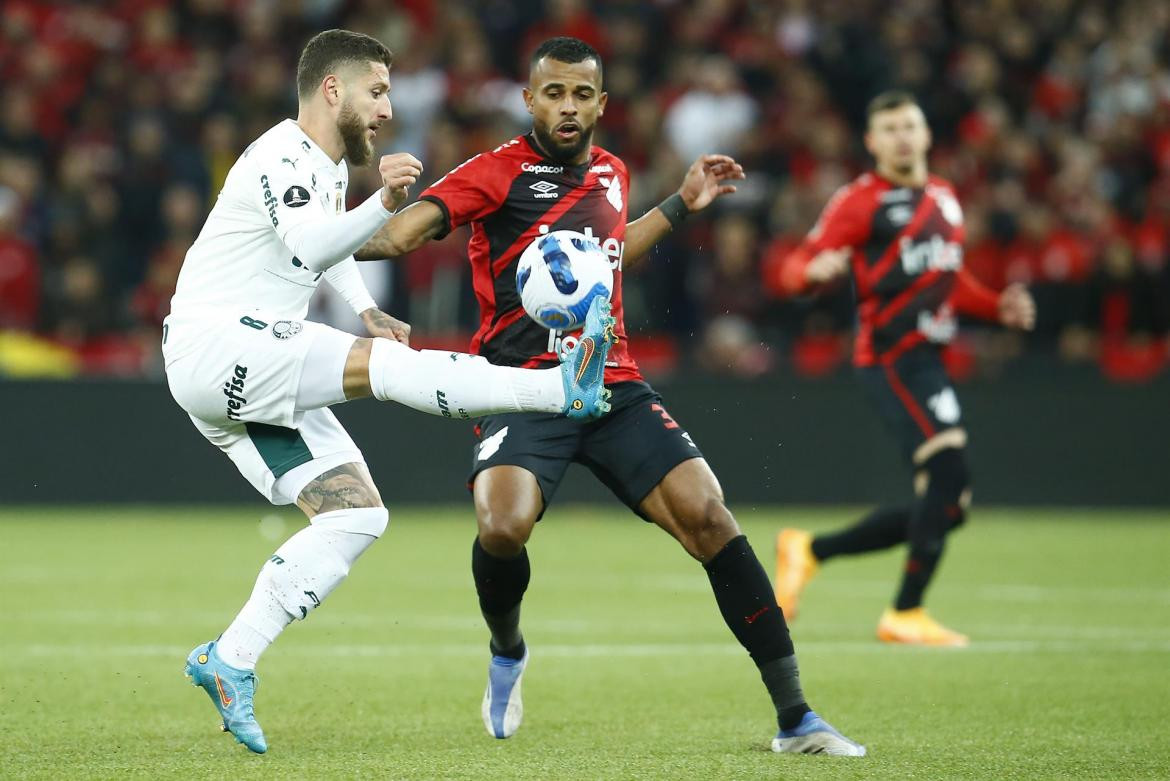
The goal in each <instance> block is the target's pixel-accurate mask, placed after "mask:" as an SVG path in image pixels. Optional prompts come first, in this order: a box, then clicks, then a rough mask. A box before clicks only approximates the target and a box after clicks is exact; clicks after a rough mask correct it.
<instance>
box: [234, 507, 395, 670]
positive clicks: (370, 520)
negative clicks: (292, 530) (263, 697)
mask: <svg viewBox="0 0 1170 781" xmlns="http://www.w3.org/2000/svg"><path fill="white" fill-rule="evenodd" d="M388 521H389V513H388V512H387V511H386V508H384V507H362V508H355V509H350V510H335V511H333V512H328V513H321V514H320V515H317V516H315V517H314V518H312V519H311V521H310V525H309V526H307V527H305V528H304V529H301V530H300V531H299V532H297V533H296V534H294V535H293V536H292V537H289V538H288V540H286V541H285V543H284V544H283V545H281V546H280V547H279V548H278V549H277V551H276V553H274V554H273V555H272V558H270V559H269V560H268V561H267V562H265V564H264V566H263V567H262V568H261V569H260V576H259V577H258V578H256V585H255V587H254V588H253V589H252V596H251V597H249V599H248V601H247V602H246V603H245V604H244V607H243V608H242V609H241V610H240V612H239V615H237V616H236V618H235V620H234V621H232V623H231V626H229V627H228V628H227V629H226V630H225V631H224V633H223V635H222V636H221V637H220V638H219V642H218V643H217V644H216V652H217V653H218V654H219V657H220V658H221V659H223V660H224V661H225V662H227V663H228V664H229V665H231V666H232V667H238V668H240V669H244V670H252V669H255V667H256V660H257V659H259V658H260V654H262V653H264V650H265V649H266V648H268V646H269V645H271V644H272V641H273V640H275V639H276V638H277V636H278V635H280V633H281V632H283V631H284V628H285V627H286V626H288V625H289V624H290V623H291V622H292V621H293V620H294V619H297V618H301V619H303V618H307V617H308V615H309V613H310V611H312V610H314V609H315V608H316V607H317V606H318V605H320V604H321V602H323V601H324V600H325V597H327V596H329V594H330V593H331V592H332V591H333V589H335V588H337V586H338V584H340V583H341V581H343V580H344V579H345V576H346V575H347V574H348V573H349V568H350V567H351V566H352V565H353V563H354V562H355V561H357V558H358V556H360V555H361V554H362V553H363V552H364V551H365V550H366V548H368V547H370V545H372V544H373V543H374V540H376V539H378V537H379V536H380V535H381V534H382V532H383V531H385V529H386V524H387V522H388Z"/></svg>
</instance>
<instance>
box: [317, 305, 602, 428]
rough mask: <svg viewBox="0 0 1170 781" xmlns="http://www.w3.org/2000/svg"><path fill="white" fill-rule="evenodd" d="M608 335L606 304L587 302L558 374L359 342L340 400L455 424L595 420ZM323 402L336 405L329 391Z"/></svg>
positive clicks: (382, 342) (599, 407) (387, 343)
mask: <svg viewBox="0 0 1170 781" xmlns="http://www.w3.org/2000/svg"><path fill="white" fill-rule="evenodd" d="M613 328H614V319H613V318H612V317H610V315H609V304H608V303H607V302H606V301H604V300H602V299H594V300H593V304H592V305H591V306H590V309H589V314H588V316H587V317H586V320H585V328H584V330H583V331H582V333H581V339H580V341H579V342H578V343H577V344H576V345H575V346H574V348H573V350H572V351H571V352H569V354H568V355H567V356H565V357H564V358H563V360H562V363H561V365H560V367H559V368H551V369H520V368H515V367H511V366H496V365H494V364H491V363H489V362H488V361H487V360H486V359H485V358H483V357H482V356H478V355H468V354H467V353H453V352H445V351H440V350H412V349H410V348H409V347H407V346H406V345H404V344H400V343H399V342H395V341H392V340H390V339H358V340H357V341H356V342H355V343H354V345H353V347H352V348H351V351H350V354H349V358H348V359H347V363H346V376H347V379H346V383H347V384H346V387H345V389H344V390H345V398H347V399H349V398H360V397H361V396H362V395H364V394H367V393H368V394H370V395H373V396H374V398H376V399H378V400H379V401H396V402H398V403H399V404H405V405H406V406H408V407H410V408H412V409H416V410H419V411H420V412H425V413H427V414H429V415H441V416H442V417H445V418H455V419H457V420H470V419H472V418H478V417H483V416H485V415H494V414H499V413H505V412H559V413H561V414H564V415H567V416H569V417H571V418H578V419H585V418H596V417H600V416H602V415H604V414H605V413H606V412H608V411H609V402H608V401H606V399H608V398H609V396H610V392H609V390H608V389H606V388H605V386H604V385H603V381H604V378H605V360H606V358H607V357H608V355H609V348H610V346H611V345H612V344H613V343H614V341H615V339H616V337H615V336H614V331H613ZM325 396H328V394H325ZM330 398H334V399H335V400H336V401H340V400H341V399H340V398H338V397H337V391H336V389H335V392H334V395H333V396H332V397H330ZM331 403H335V402H331Z"/></svg>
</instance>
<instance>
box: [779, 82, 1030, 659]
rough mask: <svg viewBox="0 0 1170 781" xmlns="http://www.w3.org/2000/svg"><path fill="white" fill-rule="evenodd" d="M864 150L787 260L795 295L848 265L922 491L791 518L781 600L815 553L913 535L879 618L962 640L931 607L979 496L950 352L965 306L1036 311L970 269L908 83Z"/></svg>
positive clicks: (934, 638)
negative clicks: (836, 526)
mask: <svg viewBox="0 0 1170 781" xmlns="http://www.w3.org/2000/svg"><path fill="white" fill-rule="evenodd" d="M868 117H869V127H868V131H867V132H866V136H865V143H866V148H867V149H868V150H869V152H870V153H871V154H872V155H873V156H874V159H875V161H876V165H875V168H874V170H873V171H872V172H870V173H866V174H863V175H862V176H860V177H858V178H857V179H856V180H854V181H853V182H851V183H850V184H848V185H846V186H845V187H843V188H842V189H841V190H839V191H838V192H837V194H836V195H835V196H834V197H833V199H832V200H831V201H830V202H829V204H828V205H827V206H826V207H825V210H824V212H823V213H822V215H821V217H820V220H819V221H818V222H817V224H816V226H815V227H814V228H813V230H812V232H811V233H810V234H809V236H808V238H807V239H806V240H805V241H804V243H803V244H802V245H801V246H800V247H799V248H798V249H797V250H796V251H794V252H793V253H792V255H790V256H789V257H788V258H787V259H786V261H785V266H784V268H783V272H782V273H783V280H784V284H785V287H786V288H787V289H788V290H789V292H791V293H793V294H798V293H804V292H816V291H818V290H822V289H824V288H825V287H826V286H828V285H831V284H832V283H833V282H835V281H838V280H841V279H844V278H846V277H848V276H850V275H851V276H852V281H853V287H854V291H855V293H856V296H857V313H858V329H857V337H856V341H855V345H854V364H855V365H856V366H857V369H858V373H859V376H860V378H861V381H862V384H863V386H864V387H865V390H866V393H867V395H868V396H869V397H870V399H871V400H872V401H873V403H874V405H875V406H876V407H877V410H878V413H879V414H880V415H881V416H882V419H883V421H884V422H885V423H886V425H887V427H888V428H889V429H890V430H891V431H892V432H893V433H894V434H895V436H896V437H897V438H898V441H899V443H900V445H901V449H902V455H903V456H904V457H905V458H906V459H908V460H909V461H910V463H911V464H912V465H913V468H914V488H915V494H916V498H915V499H914V501H913V502H911V503H909V504H907V505H902V506H894V507H879V508H878V509H876V510H874V511H873V512H872V513H870V514H869V515H867V516H866V517H865V518H863V519H862V520H861V521H859V522H858V523H856V524H854V525H853V526H850V527H849V528H847V529H844V530H842V531H839V532H836V533H833V534H824V535H819V536H817V537H816V538H815V539H814V538H813V537H812V535H810V534H809V533H807V532H804V531H800V530H796V529H785V530H784V531H782V532H781V533H780V535H779V537H778V538H777V542H776V555H777V562H776V567H777V571H776V581H775V586H776V599H777V602H778V603H779V604H780V605H781V606H782V607H783V609H784V612H785V614H786V615H787V616H788V617H789V618H792V617H794V616H795V615H796V611H797V607H798V603H799V599H800V595H801V592H802V590H803V589H804V586H805V585H806V584H807V583H808V581H809V579H810V578H812V576H813V575H814V574H815V573H816V570H817V567H818V565H819V563H821V562H824V561H825V560H827V559H829V558H832V557H833V556H839V555H845V554H856V553H865V552H868V551H873V550H882V549H884V548H888V547H891V546H894V545H900V544H902V543H907V544H908V546H909V553H908V555H907V558H906V565H905V571H904V572H903V575H902V582H901V586H900V588H899V591H898V594H897V597H896V598H895V601H894V604H893V606H892V607H890V608H888V609H887V610H886V611H885V612H884V613H883V615H882V617H881V619H880V621H879V623H878V637H879V638H881V639H882V640H885V641H887V642H895V643H913V644H925V645H949V646H961V645H966V644H967V637H966V636H964V635H962V634H960V633H958V632H954V631H952V630H950V629H947V628H946V627H944V626H942V625H941V624H939V623H938V622H937V621H935V620H934V619H933V618H932V617H931V616H929V615H928V614H927V613H926V611H925V610H924V609H923V607H922V601H923V595H924V593H925V591H926V587H927V586H928V585H929V584H930V580H931V578H932V576H933V575H934V572H935V570H936V568H937V566H938V563H939V560H940V558H941V557H942V553H943V546H944V543H945V540H946V536H947V534H949V533H950V532H951V531H953V530H954V529H956V528H957V527H958V526H960V525H961V524H962V523H963V522H964V520H965V519H966V514H967V508H968V506H969V503H970V500H971V491H970V477H969V475H968V471H967V461H966V455H965V446H966V444H967V432H966V430H965V429H964V428H963V425H962V419H961V410H960V407H959V402H958V398H957V397H956V395H955V392H954V389H953V388H952V387H951V383H950V380H949V379H948V377H947V374H946V371H945V369H944V368H943V364H942V358H941V351H942V348H943V346H945V345H946V344H947V343H948V342H950V341H951V339H952V338H953V337H954V334H955V328H956V321H955V315H956V314H966V315H971V316H974V317H978V318H982V319H985V320H992V321H997V322H1000V323H1002V324H1004V325H1006V326H1009V327H1013V328H1022V329H1031V328H1032V327H1033V325H1034V324H1035V318H1036V308H1035V304H1034V303H1033V301H1032V297H1031V295H1030V294H1029V293H1028V291H1027V290H1026V289H1025V288H1024V287H1023V286H1021V285H1011V286H1009V287H1007V288H1006V289H1004V291H1003V292H1002V293H999V294H996V293H994V292H992V291H991V290H989V289H987V288H985V287H984V286H983V285H982V284H980V283H979V282H978V281H977V280H976V279H975V278H974V277H972V276H971V275H970V274H969V273H968V272H966V271H964V270H963V246H962V245H963V211H962V208H961V207H960V206H959V201H958V198H957V197H956V195H955V192H954V190H953V189H952V187H951V185H950V184H949V183H948V182H946V181H945V180H943V179H941V178H939V177H937V176H934V175H933V174H930V173H929V171H928V170H927V161H926V154H927V150H929V148H930V130H929V129H928V128H927V125H926V118H925V117H924V116H923V113H922V109H921V108H919V106H918V104H917V103H916V102H915V100H914V97H913V96H912V95H910V94H908V93H905V92H900V91H893V92H887V93H883V94H881V95H878V96H877V97H876V98H874V99H873V101H871V103H870V105H869V109H868Z"/></svg>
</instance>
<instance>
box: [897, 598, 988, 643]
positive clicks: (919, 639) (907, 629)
mask: <svg viewBox="0 0 1170 781" xmlns="http://www.w3.org/2000/svg"><path fill="white" fill-rule="evenodd" d="M877 636H878V639H879V640H881V641H882V642H883V643H904V644H906V645H931V646H938V647H944V648H966V647H967V646H968V645H970V643H971V641H970V639H969V638H968V637H967V636H966V635H964V634H959V633H958V632H956V631H954V630H953V629H947V628H946V627H945V626H943V625H942V624H940V623H939V622H938V621H935V620H934V619H933V618H931V617H930V615H929V614H928V613H927V612H926V609H925V608H921V607H915V608H911V609H910V610H894V609H893V608H892V607H888V608H886V610H885V612H884V613H882V617H881V620H880V621H878V626H877Z"/></svg>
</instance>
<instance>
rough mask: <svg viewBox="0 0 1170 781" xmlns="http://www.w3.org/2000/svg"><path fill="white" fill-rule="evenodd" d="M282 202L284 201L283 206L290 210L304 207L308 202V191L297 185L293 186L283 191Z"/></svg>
mask: <svg viewBox="0 0 1170 781" xmlns="http://www.w3.org/2000/svg"><path fill="white" fill-rule="evenodd" d="M282 200H283V201H284V205H285V206H287V207H289V208H290V209H295V208H297V207H298V206H304V205H305V204H306V203H308V202H309V191H308V190H306V189H305V188H304V187H301V186H300V185H298V184H294V185H293V186H292V187H290V188H288V189H287V190H285V191H284V197H283V198H282Z"/></svg>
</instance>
